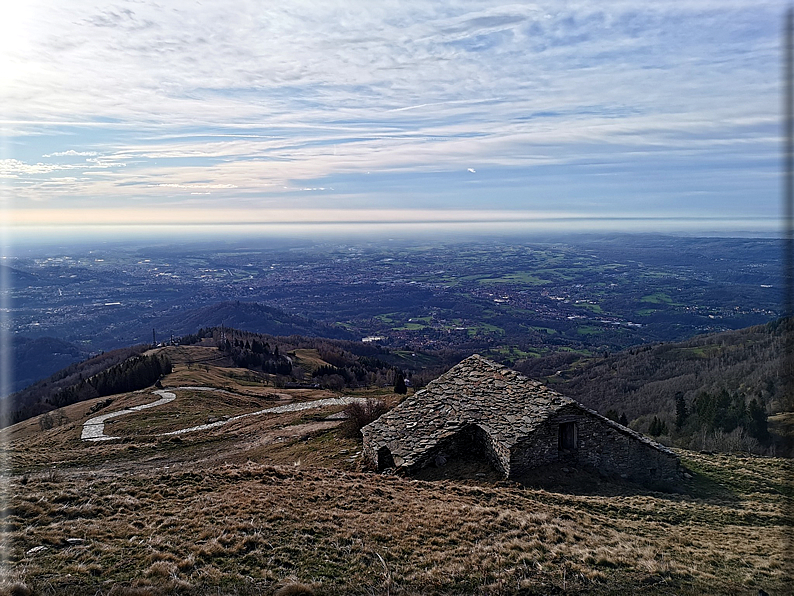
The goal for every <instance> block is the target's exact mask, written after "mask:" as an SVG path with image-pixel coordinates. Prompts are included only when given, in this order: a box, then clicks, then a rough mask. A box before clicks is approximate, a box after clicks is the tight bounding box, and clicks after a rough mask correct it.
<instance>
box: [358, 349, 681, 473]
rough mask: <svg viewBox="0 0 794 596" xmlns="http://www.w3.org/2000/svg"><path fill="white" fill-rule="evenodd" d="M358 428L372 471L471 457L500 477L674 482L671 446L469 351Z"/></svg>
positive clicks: (407, 468)
mask: <svg viewBox="0 0 794 596" xmlns="http://www.w3.org/2000/svg"><path fill="white" fill-rule="evenodd" d="M361 432H362V434H363V435H364V456H365V458H366V459H367V461H368V462H369V463H370V465H372V466H373V467H375V468H377V469H378V470H384V469H387V468H393V469H396V470H402V471H406V472H412V471H416V470H418V469H419V468H422V467H425V466H427V465H443V464H444V463H445V461H447V460H449V459H453V458H456V457H472V456H474V457H482V458H484V459H486V460H487V461H489V462H490V464H491V465H492V466H493V467H494V468H495V469H496V470H498V471H499V472H501V473H502V474H504V476H505V477H506V478H519V477H521V476H522V475H523V474H525V473H526V472H528V471H530V470H531V469H533V468H537V467H540V466H547V465H554V464H558V465H566V464H567V465H578V466H583V467H586V468H590V469H593V470H596V471H598V472H599V473H602V474H605V475H608V476H619V477H621V478H627V479H629V480H632V481H634V482H640V483H643V484H665V485H669V484H677V483H678V482H679V481H680V478H681V468H680V463H679V461H678V457H677V456H676V455H675V454H674V453H673V452H672V451H671V450H669V449H667V448H666V447H664V446H662V445H660V444H658V443H656V442H654V441H651V440H650V439H647V438H646V437H644V436H642V435H641V434H639V433H637V432H634V431H633V430H631V429H629V428H626V427H625V426H622V425H620V424H618V423H617V422H613V421H612V420H609V419H608V418H605V417H604V416H601V415H600V414H598V413H597V412H595V411H593V410H590V409H589V408H586V407H585V406H583V405H581V404H579V403H577V402H575V401H574V400H572V399H569V398H567V397H565V396H563V395H561V394H559V393H557V392H556V391H553V390H551V389H549V388H548V387H546V386H544V385H543V384H541V383H539V382H538V381H533V380H531V379H528V378H527V377H525V376H523V375H521V374H520V373H518V372H516V371H514V370H511V369H509V368H507V367H505V366H502V365H500V364H497V363H495V362H492V361H490V360H488V359H486V358H483V357H482V356H479V355H476V354H475V355H474V356H470V357H469V358H467V359H466V360H464V361H463V362H461V363H460V364H458V365H457V366H455V367H453V368H451V369H450V370H449V371H447V372H446V373H445V374H443V375H442V376H440V377H439V378H438V379H436V380H434V381H432V382H431V383H429V384H428V385H427V387H426V388H425V389H423V390H422V391H418V392H417V393H416V394H415V395H413V396H411V397H409V398H408V399H406V400H405V401H404V402H402V403H401V404H400V405H398V406H397V407H395V408H394V409H393V410H391V411H390V412H388V413H386V414H384V415H383V416H381V417H380V418H378V419H377V420H375V421H374V422H372V423H371V424H368V425H367V426H365V427H364V428H363V429H362V431H361Z"/></svg>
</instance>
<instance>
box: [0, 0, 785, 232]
mask: <svg viewBox="0 0 794 596" xmlns="http://www.w3.org/2000/svg"><path fill="white" fill-rule="evenodd" d="M785 7H786V5H785V3H783V2H780V1H775V2H764V1H763V0H686V1H670V2H647V1H639V0H614V1H613V0H598V1H592V2H590V1H586V0H582V1H572V2H565V1H554V2H544V1H541V2H535V3H504V2H495V1H489V0H475V1H469V0H447V1H444V2H432V1H428V0H421V1H412V0H405V1H400V2H393V1H390V0H383V1H377V2H373V1H372V0H366V1H358V0H344V1H334V0H324V1H323V2H306V1H302V0H288V1H286V2H278V3H276V2H253V1H248V0H223V1H205V2H201V3H198V2H192V1H183V0H173V1H171V0H166V1H164V2H159V3H156V2H148V1H137V0H136V1H118V2H114V1H105V0H103V1H90V0H84V1H83V0H81V1H73V0H57V1H51V0H50V1H37V0H26V1H24V2H18V1H17V2H12V1H10V0H0V12H1V13H2V18H0V55H2V60H0V183H1V184H2V187H1V188H2V201H3V221H4V222H5V224H6V225H7V226H9V227H10V228H12V229H19V230H26V229H34V228H35V229H36V230H38V232H37V233H40V230H41V229H42V227H41V226H44V227H45V228H46V227H47V226H52V227H55V228H57V227H58V226H73V225H86V224H105V225H110V224H112V225H130V224H137V225H142V226H148V225H152V224H183V223H192V224H204V225H215V224H218V223H229V224H256V223H272V222H292V223H302V222H303V223H305V222H342V223H344V222H381V223H389V222H393V223H400V222H425V223H426V224H427V223H429V224H430V226H429V228H428V230H430V233H432V229H433V226H432V224H433V222H466V223H471V222H481V221H485V222H500V221H507V222H513V223H515V222H521V221H546V220H555V221H559V220H565V219H566V218H572V219H575V220H579V221H581V220H589V219H593V220H597V219H599V218H601V219H609V220H614V219H617V220H621V219H622V218H625V221H627V222H632V221H635V220H636V219H637V218H667V219H669V220H673V221H682V222H687V223H686V225H688V226H689V227H690V228H691V227H693V223H692V222H695V224H694V227H695V228H697V227H698V225H700V224H699V223H697V222H701V221H706V222H708V218H715V217H716V218H726V219H731V220H733V221H739V222H742V224H741V225H748V226H751V225H755V224H751V223H749V222H753V221H756V223H757V222H759V221H761V222H762V223H758V225H760V226H762V227H763V226H764V225H770V224H769V222H770V221H775V218H777V217H778V215H779V212H780V200H781V199H780V192H781V191H780V173H779V169H780V147H781V144H782V143H781V139H780V124H779V118H780V111H781V110H780V108H781V100H780V81H779V79H780V73H781V70H782V69H781V63H780V53H781V50H780V45H781V43H780V37H781V30H782V17H783V12H784V10H785ZM763 221H766V222H767V223H763ZM626 225H627V226H629V227H631V226H632V225H633V224H631V223H628V224H626ZM703 225H704V226H709V225H712V224H711V223H704V224H703ZM775 225H776V224H775Z"/></svg>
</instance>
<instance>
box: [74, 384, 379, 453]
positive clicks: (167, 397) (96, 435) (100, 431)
mask: <svg viewBox="0 0 794 596" xmlns="http://www.w3.org/2000/svg"><path fill="white" fill-rule="evenodd" d="M180 389H189V390H191V391H216V392H218V393H226V394H230V395H233V394H231V393H230V392H229V391H225V390H223V389H215V388H214V387H175V388H174V391H178V390H180ZM153 393H154V394H155V395H159V396H160V397H161V399H158V400H157V401H154V402H152V403H150V404H144V405H142V406H134V407H131V408H125V409H123V410H118V411H117V412H112V413H110V414H102V415H101V416H96V417H94V418H91V419H89V420H86V421H85V422H84V423H83V434H82V435H81V437H80V438H81V439H82V440H83V441H110V440H113V439H120V438H121V437H110V436H108V435H106V434H105V421H106V420H109V419H111V418H115V417H117V416H123V415H125V414H132V413H134V412H139V411H141V410H145V409H148V408H154V407H156V406H162V405H165V404H167V403H170V402H172V401H174V400H175V399H176V394H175V393H173V392H172V391H166V390H164V389H159V390H157V391H153ZM363 401H366V400H365V399H364V398H361V397H331V398H328V399H317V400H315V401H306V402H300V403H294V404H286V405H283V406H275V407H273V408H265V409H264V410H257V411H256V412H249V413H248V414H239V415H238V416H231V417H229V418H227V419H225V420H219V421H217V422H211V423H209V424H199V425H198V426H191V427H189V428H182V429H180V430H172V431H170V432H167V433H161V434H159V435H156V436H158V437H168V436H173V435H182V434H185V433H192V432H198V431H202V430H209V429H212V428H218V427H219V426H223V425H225V424H229V423H230V422H235V421H237V420H241V419H243V418H248V417H250V416H261V415H262V414H286V413H289V412H301V411H303V410H311V409H314V408H325V407H328V406H346V405H348V404H351V403H353V402H363Z"/></svg>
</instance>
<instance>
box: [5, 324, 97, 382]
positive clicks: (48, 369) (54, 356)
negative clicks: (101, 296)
mask: <svg viewBox="0 0 794 596" xmlns="http://www.w3.org/2000/svg"><path fill="white" fill-rule="evenodd" d="M11 354H12V366H13V370H14V376H13V379H12V383H11V387H10V391H11V392H12V393H13V392H14V391H18V390H20V389H23V388H25V387H27V386H28V385H31V384H32V383H35V382H36V381H38V380H39V379H43V378H45V377H47V376H49V375H51V374H53V373H54V372H56V371H59V370H61V369H62V368H65V367H67V366H69V365H70V364H72V363H73V362H77V361H79V360H82V359H83V358H85V357H86V356H87V355H88V354H87V353H86V352H84V351H83V350H81V349H80V347H78V346H76V345H75V344H72V343H69V342H67V341H63V340H61V339H57V338H55V337H37V338H35V339H31V338H28V337H20V336H12V339H11Z"/></svg>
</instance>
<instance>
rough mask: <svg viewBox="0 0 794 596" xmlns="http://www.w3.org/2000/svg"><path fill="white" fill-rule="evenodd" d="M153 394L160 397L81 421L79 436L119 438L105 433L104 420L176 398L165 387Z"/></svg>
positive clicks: (95, 438)
mask: <svg viewBox="0 0 794 596" xmlns="http://www.w3.org/2000/svg"><path fill="white" fill-rule="evenodd" d="M178 389H187V388H186V387H178ZM152 393H154V394H155V395H159V396H160V399H158V400H157V401H153V402H152V403H150V404H143V405H141V406H132V407H131V408H124V409H123V410H118V411H117V412H112V413H110V414H102V415H101V416H96V417H94V418H90V419H88V420H86V421H85V422H83V434H82V435H80V438H81V439H82V440H83V441H111V440H113V439H120V438H121V437H109V436H107V435H106V434H105V420H110V419H111V418H116V417H117V416H123V415H124V414H132V413H133V412H140V411H141V410H146V409H148V408H154V407H156V406H163V405H165V404H167V403H170V402H172V401H174V400H175V399H176V393H172V392H171V391H166V390H165V389H158V390H157V391H153V392H152Z"/></svg>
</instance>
